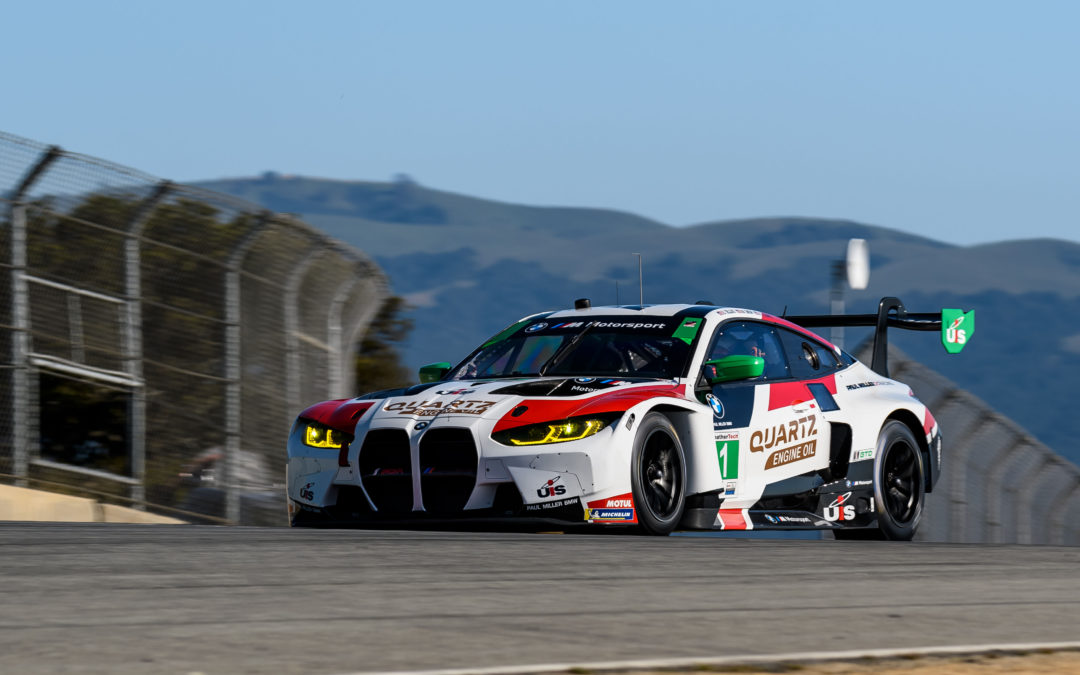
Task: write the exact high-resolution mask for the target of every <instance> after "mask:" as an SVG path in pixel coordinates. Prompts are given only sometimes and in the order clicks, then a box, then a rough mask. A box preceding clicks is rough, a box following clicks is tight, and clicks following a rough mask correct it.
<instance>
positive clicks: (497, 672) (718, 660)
mask: <svg viewBox="0 0 1080 675" xmlns="http://www.w3.org/2000/svg"><path fill="white" fill-rule="evenodd" d="M1074 649H1078V650H1080V641H1077V642H1032V643H1014V644H985V645H946V646H937V647H898V648H890V649H854V650H846V651H819V652H790V653H787V654H742V655H737V656H693V657H678V658H664V659H632V660H627V661H595V662H583V663H538V664H531V665H522V666H509V665H508V666H484V667H477V668H442V669H436V670H378V671H375V670H356V671H350V672H345V673H337V674H336V675H541V674H543V673H567V672H574V673H583V672H618V671H629V670H673V669H679V668H695V667H700V666H739V665H769V664H781V663H793V662H804V663H810V662H822V661H854V660H857V659H874V658H876V659H882V658H897V657H905V656H960V655H967V654H972V655H973V654H983V653H990V652H1006V653H1007V652H1032V651H1040V650H1046V651H1067V650H1074Z"/></svg>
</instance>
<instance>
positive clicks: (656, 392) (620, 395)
mask: <svg viewBox="0 0 1080 675" xmlns="http://www.w3.org/2000/svg"><path fill="white" fill-rule="evenodd" d="M681 389H682V388H681V387H680V386H679V385H674V384H665V385H656V386H648V387H617V388H616V389H615V390H613V391H610V392H607V393H603V394H600V395H598V396H594V397H592V398H589V399H585V400H584V401H582V400H581V399H577V400H571V401H564V400H558V399H536V398H533V399H527V400H524V401H522V402H521V403H520V404H519V405H517V406H515V407H514V410H517V409H518V408H520V407H521V406H525V408H526V410H525V412H523V413H521V414H520V415H518V416H517V417H513V415H512V413H513V411H511V412H510V413H507V414H506V415H504V416H503V418H502V419H501V420H499V422H498V423H497V424H496V425H495V429H494V430H495V431H503V430H504V429H514V428H516V427H523V426H525V425H527V424H540V423H542V422H558V421H559V420H564V419H567V418H570V417H582V416H585V415H598V414H601V413H610V412H625V411H627V410H629V409H630V408H632V407H634V406H635V405H637V404H638V403H641V402H642V401H647V400H649V399H650V398H657V397H667V398H683V395H682V392H681V391H680V390H681Z"/></svg>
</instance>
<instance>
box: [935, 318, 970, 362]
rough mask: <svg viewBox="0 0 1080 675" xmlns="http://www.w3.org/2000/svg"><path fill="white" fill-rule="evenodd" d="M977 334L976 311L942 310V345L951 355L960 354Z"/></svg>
mask: <svg viewBox="0 0 1080 675" xmlns="http://www.w3.org/2000/svg"><path fill="white" fill-rule="evenodd" d="M974 334H975V310H971V311H970V312H965V311H964V310H962V309H943V310H941V344H943V345H945V351H947V352H949V353H950V354H959V353H960V350H961V349H963V348H964V345H966V344H967V341H968V340H970V339H971V336H972V335H974Z"/></svg>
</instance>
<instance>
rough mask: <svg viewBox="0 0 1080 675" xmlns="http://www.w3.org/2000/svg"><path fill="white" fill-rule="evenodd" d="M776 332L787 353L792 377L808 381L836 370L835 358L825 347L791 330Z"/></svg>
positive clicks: (782, 329)
mask: <svg viewBox="0 0 1080 675" xmlns="http://www.w3.org/2000/svg"><path fill="white" fill-rule="evenodd" d="M777 331H778V332H779V333H780V340H781V341H782V342H783V344H784V350H785V351H786V352H787V357H788V364H789V365H790V366H791V375H792V377H795V378H797V379H800V380H810V379H814V378H816V377H822V376H823V375H826V374H828V373H831V372H833V371H835V370H836V366H837V361H836V356H835V355H834V354H833V353H832V351H831V350H830V349H828V348H827V347H826V346H825V345H823V344H821V343H819V342H818V341H817V340H814V339H812V338H810V337H809V336H807V335H804V334H802V333H797V332H795V331H793V330H788V329H786V328H777Z"/></svg>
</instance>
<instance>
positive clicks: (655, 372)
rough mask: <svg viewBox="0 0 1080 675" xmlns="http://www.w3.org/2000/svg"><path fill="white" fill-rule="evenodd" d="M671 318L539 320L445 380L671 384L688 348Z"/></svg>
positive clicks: (488, 348) (474, 357)
mask: <svg viewBox="0 0 1080 675" xmlns="http://www.w3.org/2000/svg"><path fill="white" fill-rule="evenodd" d="M678 326H679V320H678V319H675V318H673V317H642V318H636V317H635V318H626V317H597V318H595V319H593V320H590V321H576V322H569V323H566V322H558V321H552V320H539V321H534V322H532V323H531V324H529V325H527V326H525V327H524V328H522V329H519V330H518V331H517V332H516V333H514V334H512V335H510V336H509V337H506V338H505V339H502V340H500V341H498V342H495V343H493V344H490V345H488V346H486V347H482V348H480V349H479V350H477V351H476V352H474V353H473V354H472V355H471V356H470V357H469V358H468V359H466V360H465V361H463V362H462V363H461V364H460V365H459V366H458V367H457V368H455V369H454V370H453V371H452V372H451V373H450V374H449V375H448V376H447V379H450V380H474V379H488V378H497V377H528V376H537V375H557V376H573V377H580V376H590V377H602V376H609V377H657V378H665V379H670V378H676V377H679V376H680V375H681V374H682V371H683V367H684V365H685V363H686V359H687V357H688V356H689V355H690V346H689V344H687V342H686V341H685V340H683V339H681V338H677V337H673V335H672V334H673V333H674V332H675V331H676V329H677V328H678Z"/></svg>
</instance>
